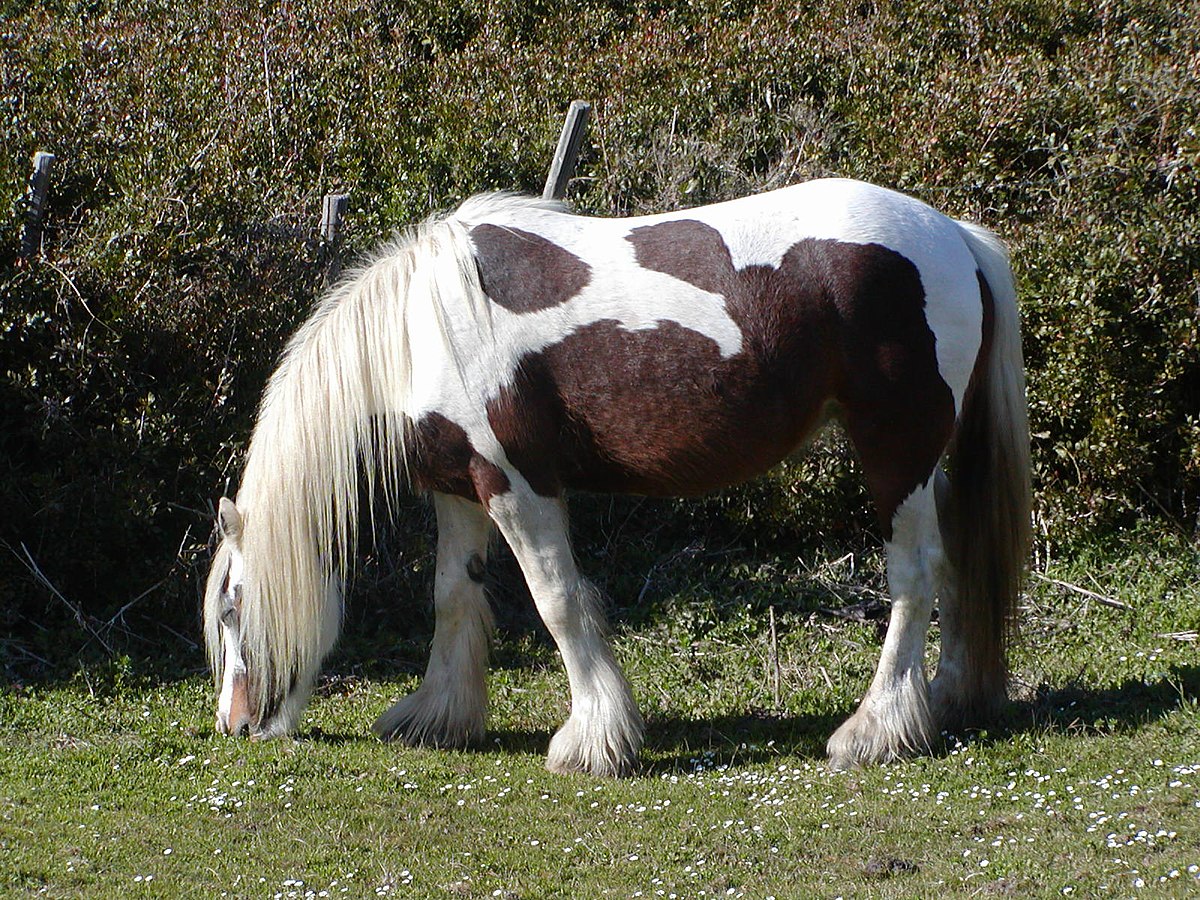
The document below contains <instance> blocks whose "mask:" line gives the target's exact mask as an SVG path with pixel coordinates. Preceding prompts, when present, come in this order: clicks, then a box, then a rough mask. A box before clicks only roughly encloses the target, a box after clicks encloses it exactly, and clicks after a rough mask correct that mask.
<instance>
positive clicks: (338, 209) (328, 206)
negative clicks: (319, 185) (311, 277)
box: [321, 194, 350, 282]
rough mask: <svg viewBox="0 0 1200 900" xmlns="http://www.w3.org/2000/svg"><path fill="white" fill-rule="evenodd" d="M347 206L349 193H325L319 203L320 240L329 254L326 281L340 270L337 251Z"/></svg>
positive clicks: (334, 279) (335, 278) (338, 273)
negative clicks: (323, 198) (322, 200)
mask: <svg viewBox="0 0 1200 900" xmlns="http://www.w3.org/2000/svg"><path fill="white" fill-rule="evenodd" d="M349 207H350V195H349V194H326V195H325V200H324V202H323V203H322V205H321V241H322V242H323V243H324V245H325V246H326V247H328V248H329V252H330V254H331V259H330V262H329V271H328V273H326V276H325V280H326V282H333V281H336V280H337V277H338V275H340V274H341V271H342V258H341V253H340V252H339V250H340V244H341V241H340V238H341V232H342V222H343V221H344V220H345V218H346V210H347V209H349Z"/></svg>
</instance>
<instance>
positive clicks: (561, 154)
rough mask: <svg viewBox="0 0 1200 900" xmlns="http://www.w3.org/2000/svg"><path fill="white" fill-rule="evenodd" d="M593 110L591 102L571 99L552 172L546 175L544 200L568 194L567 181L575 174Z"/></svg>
mask: <svg viewBox="0 0 1200 900" xmlns="http://www.w3.org/2000/svg"><path fill="white" fill-rule="evenodd" d="M591 111H592V106H591V104H590V103H585V102H584V101H583V100H572V101H571V108H570V109H568V110H567V119H566V121H565V122H563V129H562V134H561V135H559V138H558V148H557V149H556V150H555V151H554V162H552V163H551V164H550V174H549V175H547V176H546V188H545V190H543V191H542V199H543V200H561V199H562V198H563V197H564V196H565V195H566V193H567V182H568V181H570V180H571V176H572V175H573V174H575V160H576V159H578V158H579V148H580V146H581V145H582V144H583V133H584V131H585V130H586V129H587V122H588V116H589V115H590V114H591Z"/></svg>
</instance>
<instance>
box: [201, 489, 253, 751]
mask: <svg viewBox="0 0 1200 900" xmlns="http://www.w3.org/2000/svg"><path fill="white" fill-rule="evenodd" d="M242 529H243V521H242V514H241V512H239V511H238V508H237V506H235V505H234V503H233V501H232V500H229V499H227V498H224V497H222V498H221V503H220V505H219V507H218V510H217V532H218V534H219V535H220V543H219V544H218V545H217V551H216V553H215V554H213V561H212V568H211V569H209V572H208V585H207V587H206V588H205V591H204V637H205V640H206V642H207V644H208V659H209V665H210V667H211V668H212V672H213V676H214V677H215V679H216V682H217V684H218V685H219V686H220V693H219V695H218V699H217V731H219V732H221V733H222V734H233V735H238V734H242V733H243V732H245V731H250V732H254V731H255V730H257V727H258V724H259V723H258V721H257V718H258V717H257V715H256V713H255V711H254V710H253V709H252V707H251V704H250V674H249V672H248V671H247V669H246V659H245V654H244V652H243V649H242V598H243V595H244V586H245V582H246V563H245V558H244V557H243V556H242Z"/></svg>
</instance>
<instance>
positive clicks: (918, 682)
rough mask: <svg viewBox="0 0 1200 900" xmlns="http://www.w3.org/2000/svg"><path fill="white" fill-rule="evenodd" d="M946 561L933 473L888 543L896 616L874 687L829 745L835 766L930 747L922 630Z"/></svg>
mask: <svg viewBox="0 0 1200 900" xmlns="http://www.w3.org/2000/svg"><path fill="white" fill-rule="evenodd" d="M944 564H945V563H944V556H943V550H942V541H941V535H940V533H939V531H938V524H937V510H936V506H935V504H934V500H933V483H932V479H931V480H930V482H929V484H928V485H927V486H925V487H920V488H918V489H917V490H916V491H915V492H914V493H913V494H912V495H910V496H909V497H908V499H907V500H905V501H904V503H903V504H901V506H900V508H899V510H897V512H896V514H895V517H894V519H893V533H892V540H891V541H889V542H888V545H887V567H888V588H889V590H890V592H891V595H892V615H891V621H890V622H889V624H888V631H887V637H886V638H885V639H884V642H883V651H882V653H881V654H880V657H879V665H878V667H877V668H876V670H875V678H874V679H873V680H872V682H871V687H870V689H869V690H868V691H867V693H866V696H864V697H863V699H862V702H861V703H860V704H859V707H858V710H857V711H856V712H855V713H854V715H853V716H851V717H850V718H849V719H848V720H847V721H846V722H845V723H843V724H842V726H841V727H840V728H839V729H838V730H837V731H836V732H834V734H833V736H832V737H831V738H830V739H829V743H828V745H827V746H826V750H827V752H828V753H829V761H830V765H831V766H833V767H834V768H839V769H845V768H850V767H851V766H856V765H868V764H871V763H880V762H890V761H892V760H895V759H899V758H901V757H903V756H908V755H911V754H913V753H920V752H927V751H928V750H929V748H930V746H931V744H932V741H933V738H934V736H935V735H936V733H937V732H936V724H935V722H934V718H933V716H932V715H931V713H930V704H929V685H928V682H927V681H926V677H925V635H926V633H927V632H928V630H929V618H930V615H931V613H932V612H933V600H934V593H935V589H936V585H937V584H938V583H939V582H940V581H941V580H942V567H943V566H944Z"/></svg>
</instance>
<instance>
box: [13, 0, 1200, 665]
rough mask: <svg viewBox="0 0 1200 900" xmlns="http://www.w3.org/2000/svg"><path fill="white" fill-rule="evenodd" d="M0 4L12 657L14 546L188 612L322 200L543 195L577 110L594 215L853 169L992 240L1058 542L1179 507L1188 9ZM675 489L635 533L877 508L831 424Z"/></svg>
mask: <svg viewBox="0 0 1200 900" xmlns="http://www.w3.org/2000/svg"><path fill="white" fill-rule="evenodd" d="M3 10H4V12H3V32H4V34H3V36H0V53H2V57H0V60H2V63H0V65H2V69H0V77H2V79H3V85H4V89H3V94H2V95H0V135H2V138H3V139H2V140H0V146H3V147H4V150H5V152H4V154H3V156H2V157H0V195H2V199H0V224H2V226H3V228H2V231H0V304H2V306H0V372H2V380H0V502H2V503H3V506H4V513H3V515H2V516H0V540H2V541H3V545H0V622H2V623H3V624H2V625H0V627H2V628H3V629H4V630H5V631H6V632H12V633H17V634H20V635H21V636H22V639H23V640H24V639H25V638H26V637H28V638H29V640H30V641H31V642H32V643H30V644H27V645H26V646H32V647H34V648H35V652H46V653H49V652H52V651H53V649H54V646H53V645H54V643H55V640H56V639H55V638H53V637H50V636H48V635H47V634H43V633H42V632H40V631H39V630H38V628H37V627H34V626H43V625H52V624H54V623H56V622H57V621H58V620H59V619H60V618H62V617H63V616H65V615H68V608H67V605H66V603H65V602H63V601H60V600H55V599H53V598H52V595H51V594H50V593H49V591H48V590H47V589H46V587H45V585H44V584H39V583H38V580H37V579H35V578H34V577H33V576H32V575H31V573H30V572H29V570H28V567H27V566H26V564H25V563H26V562H28V561H29V560H30V559H31V560H34V561H36V563H37V565H38V566H40V568H41V570H42V572H43V573H44V575H45V577H46V578H48V579H49V580H50V581H51V582H52V583H53V584H54V585H56V586H57V588H58V589H59V590H60V591H61V592H62V594H63V597H64V598H65V599H66V600H67V601H69V602H70V603H73V604H75V605H76V606H78V607H80V608H81V609H82V610H83V611H84V612H86V613H87V614H89V615H91V616H93V617H95V619H96V620H97V622H96V623H94V624H97V625H98V626H103V625H106V624H107V623H109V621H110V619H111V618H112V617H113V616H114V615H115V614H116V613H117V611H119V610H120V609H121V608H122V607H123V606H124V605H125V604H126V603H128V602H129V601H130V600H131V599H133V598H134V597H137V596H138V595H139V594H141V593H142V592H143V591H144V590H146V589H147V588H149V587H151V586H152V585H155V584H158V583H159V582H160V581H163V582H164V583H163V584H162V585H161V586H160V587H159V588H158V589H157V590H155V591H153V592H151V593H150V594H149V595H147V596H146V597H145V598H143V599H141V600H140V601H139V602H138V603H137V604H136V605H135V607H134V608H133V609H132V610H130V612H129V614H128V616H127V617H125V618H122V619H120V620H117V621H116V622H115V625H119V624H121V623H122V622H132V621H134V617H136V616H137V615H139V614H140V615H144V616H146V617H147V618H149V617H154V618H163V619H165V621H166V622H167V623H168V624H170V625H171V626H172V627H175V628H178V629H182V630H184V631H186V632H190V631H191V630H192V621H193V616H194V599H193V595H192V593H191V592H192V590H193V588H192V585H191V583H190V582H189V581H188V578H186V577H184V576H185V574H188V572H187V570H189V569H190V568H191V567H193V566H194V565H195V563H196V561H197V560H198V559H200V558H202V556H203V554H202V553H201V552H200V551H201V550H202V548H203V544H204V542H205V539H206V537H207V531H208V528H209V524H208V520H207V517H206V512H207V510H208V509H209V508H210V505H211V503H212V500H213V499H214V498H215V497H216V496H217V495H218V493H219V492H220V491H222V490H229V491H232V490H233V489H234V486H235V485H236V480H237V474H238V471H239V467H240V451H241V448H242V447H243V446H244V444H245V441H246V438H247V437H248V433H249V429H250V427H251V424H252V417H253V412H254V408H255V405H256V403H257V399H258V395H259V392H260V390H261V388H262V385H263V382H264V380H265V378H266V376H267V374H268V373H269V371H270V370H271V368H272V366H273V364H274V361H275V358H276V355H277V353H278V351H279V348H280V347H281V345H282V342H283V340H284V339H285V337H286V335H287V334H288V333H289V332H290V331H291V330H292V329H293V328H294V327H295V326H296V324H297V323H298V322H299V321H300V320H301V319H302V318H303V316H304V314H305V311H306V309H307V308H308V306H309V304H310V303H311V301H312V298H313V297H314V296H315V294H316V293H317V291H318V290H319V288H320V285H321V283H322V280H323V278H324V274H325V266H326V264H327V262H328V253H327V252H326V250H325V248H322V247H320V246H319V245H318V244H317V243H316V242H315V240H314V230H315V226H316V223H317V221H318V218H319V215H320V198H321V196H322V195H323V194H324V193H326V192H329V191H334V190H349V191H351V192H352V195H353V196H352V205H351V213H350V216H349V220H348V232H347V235H346V241H347V245H348V247H349V252H351V253H353V252H356V251H359V250H362V249H365V248H367V247H370V246H371V245H373V244H375V243H376V242H377V241H379V240H380V239H382V238H383V237H385V236H386V235H387V234H388V233H389V232H390V231H391V230H392V229H394V228H396V227H399V226H401V225H403V224H405V223H407V222H410V221H413V220H415V219H419V218H421V217H423V216H425V215H427V214H428V213H429V212H430V211H431V210H435V209H443V208H446V207H448V206H450V205H452V204H453V203H455V202H457V201H458V200H460V199H462V198H463V197H465V196H467V195H468V194H470V193H472V192H475V191H479V190H486V189H493V188H504V189H512V188H516V189H522V190H535V191H536V190H538V189H540V186H541V183H542V180H543V179H544V177H545V170H546V166H547V164H548V162H549V159H550V155H551V152H552V150H553V142H554V140H555V138H556V137H557V134H558V128H559V124H560V122H561V116H562V113H563V111H564V110H565V108H566V106H567V104H568V103H569V101H570V100H571V99H572V98H575V97H581V98H584V99H587V100H590V101H591V102H592V103H593V105H594V118H593V125H592V130H591V134H590V141H589V145H588V146H587V147H586V148H585V152H584V155H583V159H582V160H581V163H580V169H579V176H580V177H579V178H578V179H577V181H576V182H575V185H574V187H573V189H572V197H573V199H574V200H575V202H576V203H577V205H578V206H579V207H580V208H581V209H582V210H584V211H587V212H593V213H598V214H606V215H608V214H626V213H637V212H644V211H650V210H657V209H664V208H668V207H672V206H680V205H694V204H699V203H704V202H710V201H714V200H719V199H724V198H727V197H731V196H735V195H739V194H744V193H747V192H750V191H754V190H762V189H766V188H770V187H776V186H780V185H783V184H788V183H792V182H796V181H800V180H803V179H805V178H809V177H814V176H820V175H828V174H843V175H849V176H854V177H860V178H865V179H868V180H871V181H875V182H878V183H882V184H887V185H892V186H895V187H898V188H900V189H902V190H906V191H909V192H911V193H914V194H916V195H918V196H921V197H923V198H925V199H927V200H929V201H930V202H932V203H933V204H934V205H936V206H938V207H939V208H941V209H944V210H945V211H947V212H949V213H951V214H954V215H959V216H966V217H971V218H976V219H981V220H982V221H984V222H985V223H986V224H988V225H991V226H992V227H994V228H996V229H998V230H999V231H1000V232H1001V233H1002V234H1003V235H1004V236H1005V237H1006V238H1007V239H1008V240H1009V241H1010V242H1011V244H1012V247H1013V252H1014V263H1015V266H1016V269H1017V273H1018V277H1019V280H1020V283H1021V286H1022V294H1023V301H1024V318H1025V326H1026V352H1027V356H1028V361H1029V366H1030V397H1031V402H1032V411H1033V425H1034V431H1035V433H1036V435H1037V436H1036V439H1035V464H1036V468H1037V489H1038V496H1039V518H1040V523H1039V524H1040V526H1041V528H1042V530H1043V531H1044V532H1045V533H1046V534H1047V535H1048V536H1049V537H1050V538H1051V539H1053V540H1056V541H1060V542H1072V541H1075V540H1077V539H1078V538H1079V537H1080V536H1082V535H1083V534H1084V533H1086V532H1089V531H1094V530H1096V529H1106V528H1110V527H1113V526H1115V525H1121V524H1125V523H1127V522H1129V521H1131V520H1132V519H1134V518H1136V517H1138V516H1142V515H1146V514H1149V515H1155V516H1158V515H1166V516H1169V517H1171V518H1172V519H1175V520H1177V521H1179V522H1182V523H1184V527H1185V528H1186V529H1189V530H1191V529H1194V528H1195V525H1196V521H1197V504H1198V503H1200V450H1198V449H1197V448H1198V447H1200V337H1198V334H1197V330H1198V318H1200V313H1198V307H1197V296H1198V295H1197V290H1198V288H1197V285H1198V284H1200V243H1198V242H1200V238H1198V237H1197V235H1198V234H1200V168H1198V163H1200V134H1198V132H1197V125H1196V123H1197V122H1198V121H1200V71H1198V70H1197V68H1196V64H1195V60H1196V59H1197V58H1200V22H1198V21H1197V19H1196V18H1195V16H1194V15H1192V14H1191V13H1189V12H1188V11H1187V10H1186V9H1181V8H1179V7H1178V6H1176V5H1172V4H1167V3H1165V2H1162V0H1154V2H1131V0H1120V2H1116V3H1111V4H1106V5H1104V6H1097V5H1095V4H1088V3H1083V2H1068V3H1066V4H1064V3H1061V2H1057V0H1055V2H1051V0H1020V2H1016V0H1008V2H1004V3H999V4H962V3H941V2H935V3H929V2H922V3H915V2H914V3H886V4H885V3H878V2H871V0H867V2H863V0H855V2H833V3H825V4H795V3H785V2H778V0H769V2H763V3H750V2H734V0H726V2H720V0H694V2H690V3H688V2H668V0H661V2H622V0H594V2H586V3H580V4H572V5H570V8H569V9H568V8H567V7H565V6H563V5H560V4H551V3H546V2H540V0H538V2H532V3H530V2H523V0H491V2H484V0H480V2H472V0H437V2H433V3H426V2H417V0H408V2H399V3H386V2H382V0H371V2H356V0H298V2H282V0H280V2H268V0H260V2H253V3H251V2H244V0H241V2H219V3H216V4H189V3H184V4H177V3H162V2H156V0H131V2H126V3H120V4H118V3H108V2H102V0H97V2H90V3H74V2H61V0H60V2H36V0H19V2H8V3H5V4H4V5H3ZM36 150H50V151H52V152H54V153H55V154H57V156H58V164H57V168H56V170H55V173H54V177H53V187H52V194H51V199H50V209H49V216H48V221H47V231H46V235H45V253H44V256H43V257H42V258H41V259H39V260H36V261H33V262H32V263H22V262H19V261H18V260H17V259H16V253H17V248H18V246H19V241H20V232H21V223H22V221H23V215H24V211H23V206H22V197H23V195H24V190H25V179H26V178H27V176H28V167H29V162H28V161H29V158H30V156H31V155H32V153H33V152H34V151H36ZM839 448H840V449H839ZM825 449H826V450H828V449H829V448H828V447H827V448H825ZM664 508H665V509H666V510H668V511H669V513H670V514H669V516H668V518H669V519H670V521H671V526H670V527H669V528H665V529H662V530H661V531H658V532H656V533H659V534H661V535H662V540H663V544H662V546H661V549H660V550H655V551H654V552H662V553H666V552H669V551H670V550H671V549H677V548H678V547H680V546H684V545H686V543H687V538H686V535H687V533H688V532H689V531H692V530H695V529H697V528H699V529H701V530H703V531H704V532H705V534H708V535H711V536H713V539H714V540H718V539H719V538H718V537H717V535H725V536H727V538H728V539H729V540H730V541H731V542H734V543H740V544H743V545H745V544H748V543H751V542H762V543H763V544H768V543H769V544H771V545H773V546H774V547H776V548H780V547H790V548H792V549H793V550H794V549H797V548H799V547H801V546H803V545H804V544H806V543H807V544H809V545H810V546H811V545H812V543H813V542H815V541H819V540H822V539H830V540H835V541H839V542H844V541H847V540H849V541H852V542H854V543H855V544H856V545H858V544H861V543H862V541H863V539H864V535H866V536H869V533H870V532H871V530H872V529H873V524H872V521H871V517H870V514H869V512H868V510H867V507H866V503H865V499H864V495H863V493H862V491H861V489H860V488H859V486H858V483H857V479H856V476H855V472H854V465H853V462H852V461H851V460H850V459H849V457H848V454H847V452H846V451H845V449H844V448H841V445H840V444H837V443H836V442H834V445H833V452H832V453H825V455H821V456H813V457H810V458H808V459H806V460H803V461H800V462H797V463H794V464H791V465H790V466H789V467H787V468H785V469H784V470H782V471H781V472H779V473H776V474H775V475H772V476H771V477H770V478H768V479H766V480H764V481H762V482H760V483H757V484H755V485H752V486H750V487H747V488H744V489H741V490H740V491H735V492H732V493H731V494H728V495H726V496H725V497H723V498H717V499H711V500H706V501H704V502H702V503H700V504H693V505H683V504H681V505H677V506H673V505H667V506H665V507H658V510H659V511H661V510H662V509H664ZM656 515H658V513H656ZM583 519H584V521H581V523H580V525H581V527H582V528H583V530H584V532H585V533H583V534H582V535H581V542H582V543H584V544H588V543H590V544H594V545H597V546H598V545H603V544H605V543H607V541H608V537H607V536H606V535H605V534H603V533H600V534H590V533H587V532H586V529H587V528H588V527H591V526H590V524H589V523H591V522H595V527H597V528H603V527H605V525H604V520H603V517H599V518H594V517H591V516H590V515H585V516H584V517H583ZM656 546H657V545H656ZM22 548H25V550H27V551H28V557H29V559H26V560H25V561H24V562H22V560H21V559H19V558H18V557H22V558H23V557H25V550H23V549H22ZM409 556H410V554H407V553H406V554H405V559H406V562H407V558H408V557H409ZM597 565H599V566H600V567H601V568H602V567H603V565H604V563H603V561H601V562H599V563H598V564H597ZM597 574H599V576H600V577H601V580H604V578H605V577H606V575H605V573H603V572H600V573H597ZM189 577H190V576H189ZM608 577H610V578H613V579H615V580H616V581H618V582H619V581H620V577H619V575H617V574H614V573H608ZM164 579H165V581H164ZM419 580H420V579H419V578H417V579H416V581H418V582H419ZM48 604H49V608H48ZM137 621H139V622H140V621H141V620H137ZM135 630H139V631H140V632H141V633H143V634H144V633H145V632H144V623H143V624H142V625H139V626H138V628H137V629H135ZM111 631H112V629H111V628H110V629H109V630H108V631H106V632H104V633H105V634H109V635H110V636H111ZM50 634H52V632H51V633H50ZM7 646H9V644H8V643H7V642H6V643H4V644H0V647H7ZM39 647H41V648H43V649H42V650H40V651H39V650H37V648H39ZM0 652H2V651H0Z"/></svg>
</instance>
